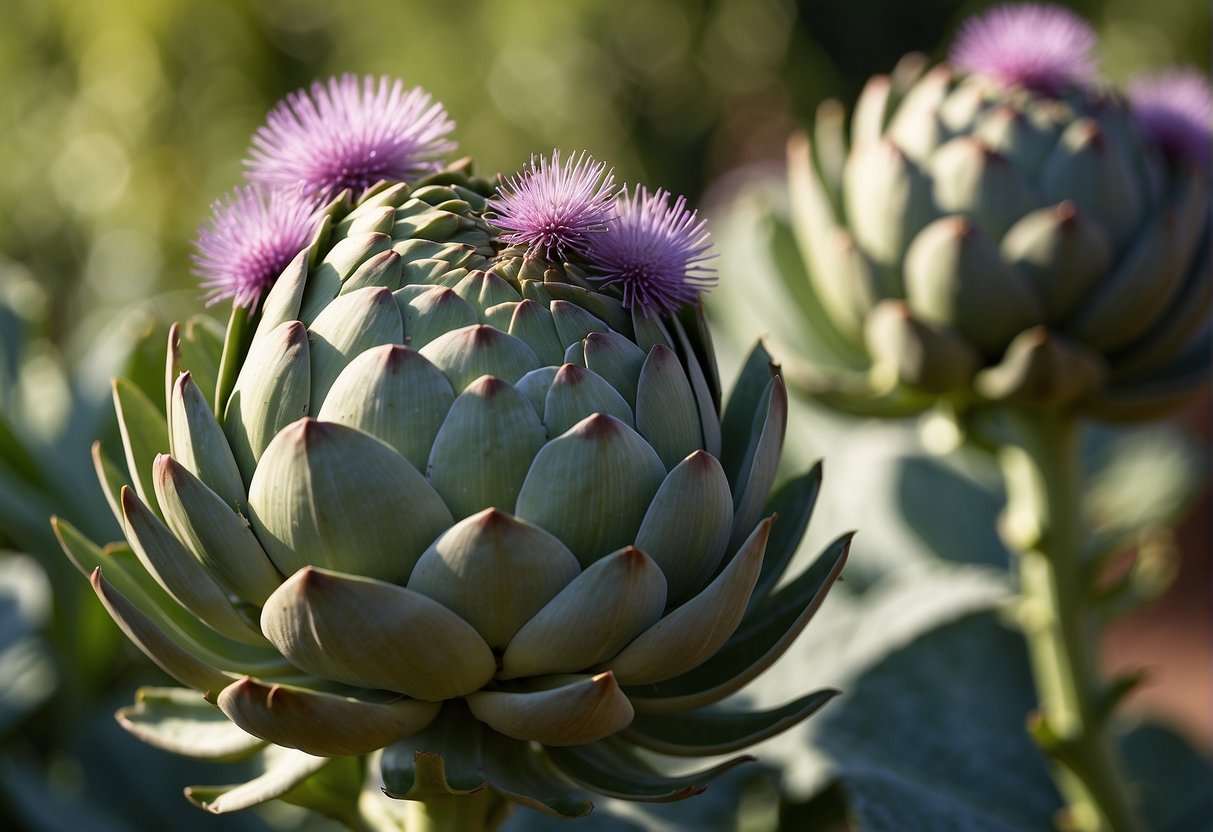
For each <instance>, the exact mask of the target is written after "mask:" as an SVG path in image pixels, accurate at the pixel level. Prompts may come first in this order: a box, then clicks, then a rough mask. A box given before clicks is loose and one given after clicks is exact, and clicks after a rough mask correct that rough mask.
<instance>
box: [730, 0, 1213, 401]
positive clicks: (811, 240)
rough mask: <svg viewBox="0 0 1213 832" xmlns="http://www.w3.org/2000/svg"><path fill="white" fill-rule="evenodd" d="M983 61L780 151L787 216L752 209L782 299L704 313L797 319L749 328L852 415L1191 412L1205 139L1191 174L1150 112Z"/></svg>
mask: <svg viewBox="0 0 1213 832" xmlns="http://www.w3.org/2000/svg"><path fill="white" fill-rule="evenodd" d="M1042 14H1043V13H1042ZM995 34H997V33H995ZM1000 48H1002V49H1005V50H1006V51H1009V50H1010V48H1011V45H1010V43H1008V44H1006V45H1005V47H1003V46H1000ZM982 54H983V55H984V56H985V57H983V58H981V60H983V61H986V62H987V65H978V66H976V67H974V66H971V65H970V64H966V63H965V60H966V59H967V58H966V55H965V54H964V53H963V51H958V52H957V54H956V55H954V56H953V62H954V64H955V65H959V66H961V67H962V68H961V69H956V68H953V67H952V66H948V65H940V66H936V67H934V68H931V69H925V62H924V61H923V60H922V59H921V58H920V57H918V56H910V57H908V58H906V59H905V60H903V61H902V63H901V64H900V65H899V66H898V67H897V68H896V69H895V70H894V71H893V73H892V74H891V75H890V76H878V77H876V78H873V79H872V80H871V81H870V82H869V83H868V85H867V87H866V88H865V90H864V91H863V93H862V94H861V96H860V99H859V101H858V102H857V104H856V106H855V112H854V115H853V116H852V118H851V124H850V132H849V140H848V136H847V133H846V131H845V130H844V114H843V112H842V110H841V108H840V107H839V106H838V105H837V104H836V103H833V102H829V103H827V104H825V105H823V106H822V107H821V109H820V110H819V112H818V118H817V123H816V125H815V126H814V128H813V132H812V137H809V136H798V137H796V138H794V139H793V140H792V142H791V144H790V147H789V165H788V179H787V190H786V193H787V197H786V199H787V201H786V204H785V203H784V201H783V199H784V198H783V197H782V196H781V195H779V194H775V195H771V194H770V193H769V192H767V193H762V192H757V191H756V192H754V194H753V195H752V197H751V198H750V200H749V202H751V203H752V202H755V201H756V202H759V203H762V204H763V207H761V208H759V210H760V211H764V212H765V213H766V215H767V219H766V222H768V223H773V224H774V228H775V233H776V234H777V235H778V236H777V237H775V238H771V239H772V243H773V245H772V249H771V255H770V256H771V258H772V260H774V261H775V263H776V265H775V267H774V268H773V269H772V271H774V272H775V273H777V274H778V276H779V278H780V280H779V281H777V282H776V285H773V286H771V287H770V288H769V289H764V290H763V291H761V292H758V291H753V290H752V287H749V286H747V287H746V289H745V290H740V289H738V288H733V289H732V290H731V291H730V290H729V289H726V290H725V291H723V292H722V293H720V294H719V295H717V296H716V300H717V301H718V303H716V304H715V305H711V309H712V312H713V314H714V315H716V316H718V317H719V318H720V320H721V322H722V323H723V324H725V325H726V326H728V327H732V328H735V329H738V330H741V329H742V328H744V327H745V326H747V324H746V323H744V322H742V320H741V318H742V317H743V316H744V313H741V314H738V312H737V311H736V308H737V307H738V306H745V305H746V304H747V303H755V302H759V303H762V304H764V305H765V307H766V308H769V307H770V305H772V304H784V303H786V304H788V305H790V306H792V307H793V308H795V309H796V310H798V311H799V315H791V314H786V313H781V314H780V315H774V316H772V315H764V314H763V311H762V310H760V309H757V308H756V309H755V310H754V312H755V314H754V315H753V316H752V317H753V318H755V319H757V318H759V317H764V318H765V319H766V325H767V328H768V329H769V331H770V341H769V345H770V348H771V350H772V352H773V354H774V355H775V356H776V358H777V359H778V360H780V361H781V362H782V363H783V364H784V365H785V370H786V372H787V376H788V379H789V381H790V383H792V384H793V386H794V387H797V388H799V389H801V390H802V391H804V392H806V393H808V394H810V395H814V396H817V397H820V398H821V399H822V400H824V401H826V402H828V403H831V404H833V405H835V406H837V407H840V408H843V409H845V410H849V411H854V412H861V413H874V414H882V415H894V414H904V413H908V412H914V411H916V410H921V409H923V408H926V407H929V406H932V405H933V404H934V403H936V402H938V401H940V400H946V401H947V402H948V404H949V407H950V408H952V409H953V410H957V411H961V412H963V411H964V410H965V409H966V408H967V407H970V406H981V405H983V404H987V403H993V402H1009V403H1015V404H1019V405H1026V406H1030V407H1033V406H1039V407H1067V408H1075V409H1078V410H1079V411H1080V412H1082V413H1085V414H1088V415H1091V416H1094V417H1098V418H1106V419H1114V420H1117V419H1120V420H1135V419H1141V418H1150V417H1152V416H1154V415H1156V414H1158V413H1161V412H1163V411H1165V410H1167V409H1168V408H1170V407H1173V406H1175V405H1176V404H1178V403H1180V402H1182V401H1184V400H1185V399H1186V398H1188V397H1190V396H1191V395H1192V394H1193V393H1194V392H1197V391H1199V390H1200V389H1201V387H1202V386H1203V385H1204V384H1205V382H1206V381H1207V375H1208V372H1207V369H1208V353H1209V346H1208V344H1209V341H1208V338H1209V326H1208V320H1209V308H1210V294H1211V285H1213V271H1211V266H1210V259H1209V256H1208V252H1209V249H1210V237H1209V206H1210V199H1209V183H1208V179H1207V175H1204V172H1203V171H1202V170H1201V164H1200V159H1199V158H1197V157H1201V158H1204V157H1207V145H1208V132H1209V127H1208V124H1207V123H1197V124H1196V125H1194V128H1193V129H1194V130H1195V132H1196V138H1197V139H1198V140H1199V141H1195V142H1193V141H1189V142H1188V145H1189V146H1192V145H1197V146H1201V142H1202V141H1203V147H1204V150H1205V152H1204V153H1197V152H1195V151H1192V152H1189V153H1187V155H1186V156H1185V155H1184V154H1183V153H1179V152H1175V150H1174V145H1175V144H1176V143H1175V142H1172V143H1171V144H1168V143H1167V142H1165V141H1161V140H1159V137H1158V136H1157V135H1156V133H1157V131H1153V132H1152V131H1151V129H1150V128H1151V123H1150V121H1149V119H1147V118H1146V117H1145V115H1146V111H1145V109H1144V108H1145V104H1146V103H1150V102H1145V103H1142V102H1140V101H1138V100H1137V99H1134V101H1133V103H1132V106H1131V105H1130V103H1129V102H1128V101H1127V100H1126V99H1124V98H1123V97H1122V96H1121V95H1120V94H1119V93H1118V92H1117V91H1115V90H1113V89H1111V88H1108V87H1104V86H1097V85H1095V84H1094V83H1083V82H1082V81H1083V80H1084V79H1082V78H1081V77H1080V76H1081V74H1082V73H1080V72H1078V71H1077V68H1073V67H1071V69H1074V72H1073V77H1069V78H1066V77H1063V78H1061V79H1060V80H1059V79H1058V78H1056V77H1043V78H1036V77H1031V76H1029V75H1028V74H1027V73H1028V72H1029V69H1028V68H1024V67H1022V66H1016V67H1015V68H1014V72H1012V70H1011V69H1010V68H1009V67H1012V65H1013V61H1012V60H1010V58H1013V57H1014V56H1008V55H1006V54H1002V55H996V56H995V57H991V56H990V55H989V54H987V53H982ZM996 58H1001V59H1002V60H1003V61H1004V63H1005V65H1001V64H998V63H997V60H996ZM1059 60H1060V59H1059ZM1068 60H1072V59H1068ZM970 63H971V62H970ZM978 63H980V62H978ZM1024 63H1025V64H1026V61H1025V62H1024ZM969 70H972V71H969ZM996 70H1001V71H1002V72H1003V74H1001V75H1000V73H999V71H996ZM1059 71H1060V70H1059ZM1015 72H1018V73H1020V74H1018V75H1016V74H1015ZM1205 95H1206V96H1207V92H1206V93H1205ZM1164 103H1167V102H1164ZM1176 109H1179V107H1178V105H1177V106H1176ZM1194 109H1198V108H1194V107H1191V106H1189V107H1188V111H1191V110H1194ZM1163 115H1167V114H1163ZM1170 115H1171V116H1172V117H1171V118H1170V121H1165V119H1164V118H1163V117H1162V116H1159V117H1157V118H1156V121H1157V122H1158V123H1159V124H1164V122H1165V126H1166V127H1167V128H1169V129H1170V128H1171V125H1172V124H1173V123H1174V122H1175V121H1176V117H1174V114H1170ZM1205 121H1206V122H1207V119H1206V120H1205ZM1202 137H1203V138H1202ZM1164 138H1165V137H1164ZM746 210H748V206H746V205H745V203H744V202H743V203H742V204H741V205H740V206H739V207H738V209H737V211H741V212H744V211H746ZM735 213H736V212H735ZM767 233H770V226H768V227H767ZM784 239H794V241H795V252H796V253H789V252H788V251H787V249H786V248H785V247H784V246H785V243H784V242H783V241H784ZM797 261H799V262H797ZM752 279H753V280H757V279H759V277H757V276H752ZM809 329H811V330H813V331H812V332H809V333H806V332H805V331H804V330H809ZM798 330H800V331H798Z"/></svg>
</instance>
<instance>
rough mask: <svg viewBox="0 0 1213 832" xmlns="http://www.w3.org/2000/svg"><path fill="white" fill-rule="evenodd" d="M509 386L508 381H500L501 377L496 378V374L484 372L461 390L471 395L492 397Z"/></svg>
mask: <svg viewBox="0 0 1213 832" xmlns="http://www.w3.org/2000/svg"><path fill="white" fill-rule="evenodd" d="M509 386H510V383H509V382H508V381H502V380H501V379H499V378H497V376H492V375H489V374H487V373H486V374H484V375H482V376H480V377H479V378H477V379H476V380H475V381H473V382H472V383H471V384H469V385H468V386H467V387H466V388H464V391H463V392H464V393H469V394H471V395H473V396H484V397H485V398H492V397H494V396H497V395H500V394H501V393H502V392H504V391H505V388H507V387H509Z"/></svg>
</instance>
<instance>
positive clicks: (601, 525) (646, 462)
mask: <svg viewBox="0 0 1213 832" xmlns="http://www.w3.org/2000/svg"><path fill="white" fill-rule="evenodd" d="M665 476H666V472H665V466H664V465H662V463H661V459H660V458H659V457H658V456H657V453H656V451H654V450H653V449H652V448H651V447H650V446H649V444H648V443H647V442H645V441H644V439H643V438H641V436H640V434H638V433H636V431H634V430H632V429H631V428H630V427H628V426H627V425H625V424H624V423H623V422H621V421H619V420H618V419H616V418H614V417H612V416H607V415H605V414H601V413H596V414H594V415H592V416H588V417H587V418H585V419H583V420H582V421H580V422H578V423H577V424H576V425H574V426H573V427H572V428H570V429H569V430H568V431H567V432H565V433H564V434H562V435H561V436H559V437H557V438H555V439H553V440H552V441H550V442H548V443H547V444H546V445H544V446H543V448H542V449H540V451H539V453H538V454H537V455H536V456H535V461H534V462H533V463H532V464H531V470H530V471H529V472H528V473H527V476H526V480H525V481H524V482H523V484H522V490H521V491H520V492H519V494H518V501H517V503H516V505H515V510H514V514H515V515H516V516H517V517H519V518H520V519H523V520H528V521H530V522H532V523H534V524H535V525H537V526H540V527H542V528H544V529H547V530H548V531H550V532H551V533H552V534H554V535H556V537H558V538H560V540H561V541H563V542H564V544H565V545H566V546H568V547H569V548H570V549H572V550H573V554H575V555H577V558H578V560H579V561H580V562H581V564H582V566H589V565H590V564H591V563H593V562H594V561H595V560H597V559H598V558H600V557H602V556H603V555H605V554H607V553H609V552H613V551H615V550H616V549H620V548H622V547H624V546H627V545H628V544H630V543H632V542H633V541H634V540H635V535H636V529H638V528H639V527H640V523H641V521H642V520H643V519H644V515H645V512H646V511H647V510H648V507H649V503H651V502H652V500H653V497H654V495H655V494H656V493H657V490H658V488H660V487H661V483H662V481H663V480H664V479H665Z"/></svg>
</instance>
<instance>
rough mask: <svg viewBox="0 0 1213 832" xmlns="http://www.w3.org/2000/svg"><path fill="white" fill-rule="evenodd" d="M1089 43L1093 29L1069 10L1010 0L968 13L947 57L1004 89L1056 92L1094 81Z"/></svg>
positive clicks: (1093, 35)
mask: <svg viewBox="0 0 1213 832" xmlns="http://www.w3.org/2000/svg"><path fill="white" fill-rule="evenodd" d="M1095 42H1096V37H1095V30H1094V29H1092V28H1091V26H1090V24H1088V23H1087V22H1086V21H1085V20H1083V19H1082V18H1081V17H1079V16H1078V15H1077V14H1075V13H1074V12H1072V11H1070V10H1069V9H1065V8H1062V7H1060V6H1054V5H1048V4H1038V3H1010V4H1007V5H1003V6H997V7H995V8H993V9H990V10H989V11H987V12H985V13H983V14H981V15H977V16H974V17H970V18H968V19H967V20H966V21H965V22H964V23H963V24H962V25H961V27H960V32H959V34H958V35H957V36H956V41H955V42H954V43H953V44H952V49H951V51H950V52H949V53H948V60H949V61H950V63H951V64H952V66H954V67H956V68H957V69H959V70H962V71H964V72H968V73H972V74H974V75H983V76H986V77H988V78H992V79H994V80H995V81H997V82H999V83H1000V84H1002V85H1003V86H1004V87H1007V88H1011V87H1024V88H1026V89H1029V90H1032V91H1033V92H1038V93H1044V94H1047V95H1057V94H1060V93H1062V92H1064V91H1066V90H1067V89H1069V88H1071V87H1085V86H1087V85H1089V84H1090V83H1091V82H1092V81H1094V80H1095V77H1096V73H1097V67H1096V62H1095V55H1094V52H1095Z"/></svg>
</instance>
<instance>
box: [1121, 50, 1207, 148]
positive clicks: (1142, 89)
mask: <svg viewBox="0 0 1213 832" xmlns="http://www.w3.org/2000/svg"><path fill="white" fill-rule="evenodd" d="M1129 107H1130V109H1131V111H1132V113H1133V118H1134V120H1136V121H1137V125H1138V127H1140V128H1141V131H1142V132H1143V133H1145V134H1146V137H1147V138H1148V139H1149V140H1150V141H1152V142H1153V143H1154V144H1155V145H1156V146H1157V147H1158V149H1159V150H1161V151H1162V152H1163V154H1165V155H1166V156H1167V157H1168V158H1170V159H1171V160H1172V161H1181V160H1188V161H1191V162H1194V163H1196V164H1197V165H1198V166H1200V167H1202V168H1206V167H1208V165H1209V151H1210V144H1211V143H1213V92H1211V91H1210V89H1209V82H1208V80H1207V79H1206V78H1205V77H1204V76H1203V75H1202V74H1201V73H1200V72H1199V71H1198V70H1196V69H1193V68H1187V69H1170V70H1165V71H1163V72H1160V73H1158V74H1156V75H1147V76H1143V77H1139V78H1134V79H1133V80H1131V81H1130V82H1129Z"/></svg>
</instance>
